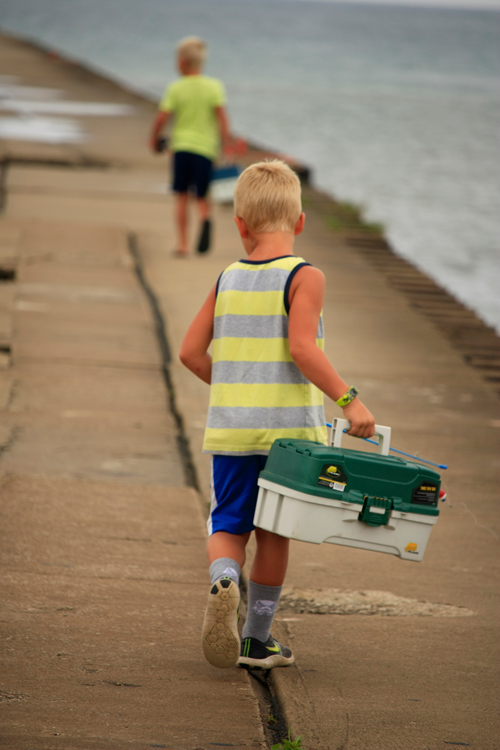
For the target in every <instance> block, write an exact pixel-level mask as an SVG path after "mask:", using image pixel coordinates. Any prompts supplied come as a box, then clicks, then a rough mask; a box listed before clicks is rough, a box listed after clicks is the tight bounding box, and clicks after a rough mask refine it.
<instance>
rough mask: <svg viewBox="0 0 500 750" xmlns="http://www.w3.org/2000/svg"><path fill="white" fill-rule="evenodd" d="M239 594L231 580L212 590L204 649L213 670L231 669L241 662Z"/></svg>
mask: <svg viewBox="0 0 500 750" xmlns="http://www.w3.org/2000/svg"><path fill="white" fill-rule="evenodd" d="M239 607H240V590H239V588H238V586H237V584H236V583H235V582H234V581H232V580H231V579H230V578H221V579H220V581H216V582H215V583H214V584H213V585H212V587H211V588H210V593H209V594H208V603H207V609H206V611H205V621H204V623H203V633H202V646H203V653H204V654H205V658H206V660H207V661H209V662H210V664H212V665H213V666H214V667H220V668H221V669H224V668H226V667H232V666H234V665H235V664H236V662H237V661H238V653H239V650H240V634H239V633H238V612H239Z"/></svg>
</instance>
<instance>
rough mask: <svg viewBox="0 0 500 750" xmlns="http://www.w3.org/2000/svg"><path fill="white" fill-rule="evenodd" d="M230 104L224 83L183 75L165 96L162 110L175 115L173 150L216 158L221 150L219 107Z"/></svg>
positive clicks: (207, 78) (171, 144)
mask: <svg viewBox="0 0 500 750" xmlns="http://www.w3.org/2000/svg"><path fill="white" fill-rule="evenodd" d="M225 103H226V92H225V90H224V86H223V84H222V83H221V82H220V81H218V80H217V79H216V78H209V77H208V76H203V75H194V76H182V78H179V79H178V80H177V81H175V82H174V83H172V84H170V86H168V87H167V89H166V90H165V93H164V94H163V98H162V100H161V102H160V105H159V109H160V111H162V112H170V113H171V114H173V115H174V125H173V129H172V135H171V138H170V148H171V149H172V151H189V152H191V153H193V154H201V156H206V157H207V159H214V158H215V157H216V156H217V152H218V149H219V123H218V120H217V116H216V114H215V109H216V107H223V106H224V105H225Z"/></svg>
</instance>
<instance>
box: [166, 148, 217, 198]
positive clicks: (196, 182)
mask: <svg viewBox="0 0 500 750" xmlns="http://www.w3.org/2000/svg"><path fill="white" fill-rule="evenodd" d="M172 167H173V184H172V190H173V191H174V193H187V192H188V191H191V192H192V193H194V194H195V195H196V197H197V198H204V197H205V196H206V194H207V191H208V186H209V185H210V180H211V179H212V162H211V161H210V159H207V158H206V157H205V156H200V154H191V153H190V152H189V151H176V152H175V153H174V158H173V159H172Z"/></svg>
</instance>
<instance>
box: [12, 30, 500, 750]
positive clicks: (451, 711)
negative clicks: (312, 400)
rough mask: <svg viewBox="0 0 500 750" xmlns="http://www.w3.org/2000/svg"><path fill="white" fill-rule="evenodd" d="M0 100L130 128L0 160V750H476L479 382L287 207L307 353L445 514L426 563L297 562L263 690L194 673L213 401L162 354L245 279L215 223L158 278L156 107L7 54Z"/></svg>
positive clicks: (490, 595)
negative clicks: (215, 298) (320, 295)
mask: <svg viewBox="0 0 500 750" xmlns="http://www.w3.org/2000/svg"><path fill="white" fill-rule="evenodd" d="M0 75H2V76H17V77H18V80H17V81H16V82H12V85H19V86H30V87H37V86H39V87H44V88H51V89H58V90H60V91H61V92H63V100H72V101H80V102H100V103H110V104H119V105H126V106H127V107H128V108H129V109H128V110H123V111H124V113H125V112H126V113H125V114H123V115H121V116H114V117H97V116H86V117H80V118H77V122H78V127H79V128H80V130H81V132H82V133H84V134H85V135H86V140H85V141H82V142H80V143H67V144H50V143H45V144H43V143H39V142H35V141H28V140H26V141H23V140H7V141H3V142H2V143H1V145H0V160H3V161H2V164H3V183H2V186H1V192H2V203H3V213H2V216H1V217H0V493H1V501H0V513H1V520H2V523H1V529H0V534H1V536H2V542H1V551H0V565H1V569H2V570H1V583H0V591H1V596H0V599H1V609H2V613H1V617H0V619H1V629H2V632H3V634H4V635H3V638H2V653H1V661H2V669H1V674H0V724H1V727H2V729H1V740H0V744H1V746H2V747H5V748H15V749H17V748H24V749H25V750H52V748H54V749H59V748H61V750H63V749H64V750H72V749H73V748H74V749H75V750H87V748H89V749H95V750H100V749H101V748H102V749H105V748H109V749H110V750H113V749H115V750H122V748H125V747H132V748H138V749H139V748H150V747H157V748H167V750H201V749H203V750H210V748H213V747H234V748H250V747H253V748H268V747H270V745H271V743H272V741H273V738H274V741H276V732H275V733H274V735H273V729H276V725H277V724H278V726H279V727H281V728H282V727H285V728H288V727H291V731H292V736H293V737H296V736H297V735H303V740H302V747H303V748H305V750H341V749H342V750H393V749H394V750H402V749H403V748H404V749H405V750H426V749H427V750H438V749H443V750H445V749H446V748H447V747H453V746H467V747H470V748H476V749H477V750H497V748H498V746H499V743H498V737H499V736H500V726H499V723H498V705H497V696H498V694H499V684H498V682H499V681H498V642H499V638H498V636H499V632H498V630H499V629H498V567H499V565H498V563H499V554H498V551H499V539H500V528H499V526H500V524H499V516H500V513H499V508H498V501H497V496H498V471H499V466H500V462H499V458H498V456H499V443H500V441H499V437H500V408H499V405H500V402H499V399H498V394H497V393H496V391H495V387H494V382H493V381H490V382H488V381H487V380H486V379H485V378H484V377H483V376H482V374H481V371H479V370H477V369H475V368H473V367H471V366H470V365H469V364H467V363H466V362H465V361H464V358H463V357H462V355H461V353H460V350H459V349H457V348H456V347H455V346H453V345H452V343H450V340H449V338H448V337H446V336H445V335H444V334H443V332H442V330H440V329H439V328H438V327H436V326H435V325H434V324H433V322H432V319H431V318H429V317H428V316H426V315H424V314H422V312H420V311H419V309H418V307H415V306H413V305H412V304H410V302H409V300H408V297H407V296H406V295H405V294H404V292H403V291H401V290H400V289H398V288H395V286H394V284H392V283H390V280H389V279H388V278H387V275H386V274H385V273H384V271H383V270H382V271H381V270H378V269H377V266H376V264H373V263H372V262H371V261H370V260H369V259H367V257H366V254H365V253H362V252H358V250H357V249H356V246H355V243H354V244H353V239H354V240H356V238H358V240H359V238H360V236H363V235H362V234H361V235H360V230H359V228H358V229H352V230H350V229H345V230H343V231H341V232H337V233H333V232H332V231H331V230H330V229H328V227H327V226H326V224H325V220H324V216H323V214H322V211H321V210H319V209H320V208H321V207H320V205H319V199H318V198H317V196H315V194H314V191H310V190H308V191H307V195H306V197H307V205H306V212H307V225H306V230H305V232H304V234H303V235H302V236H301V237H300V238H299V240H298V243H297V250H296V252H297V255H302V256H304V257H306V258H307V260H309V261H310V262H312V263H314V264H315V265H318V266H319V267H320V268H322V270H323V271H324V272H325V274H326V277H327V287H328V290H327V298H326V301H325V310H324V317H325V327H326V334H327V352H328V354H329V356H330V358H331V360H332V361H333V363H334V364H335V366H336V367H337V368H338V369H339V371H340V372H341V373H342V374H343V375H344V377H345V378H346V379H348V380H349V382H353V383H356V385H357V386H358V387H359V388H360V391H361V393H362V397H363V400H364V401H365V403H366V404H367V405H368V406H369V407H370V409H371V410H372V411H373V413H374V414H375V416H376V419H377V422H379V423H382V424H389V425H391V427H392V428H393V440H394V445H395V446H396V447H398V448H401V449H402V450H406V451H408V452H410V453H419V454H420V455H422V456H424V457H426V458H429V459H430V460H436V461H438V462H443V463H445V464H448V465H449V467H450V468H449V470H448V471H447V472H444V473H443V479H444V486H445V488H446V489H447V491H448V499H447V501H446V503H444V504H442V506H441V516H440V519H439V521H438V524H437V525H436V527H435V528H434V530H433V531H432V534H431V538H430V542H429V545H428V548H427V552H426V556H425V558H424V560H423V562H422V563H418V564H417V563H409V562H403V561H401V560H399V559H397V558H395V557H392V556H389V555H380V554H377V553H371V552H364V551H361V550H349V549H347V548H341V547H335V546H333V545H322V546H319V547H316V546H313V545H308V544H302V543H298V542H297V543H293V544H292V554H291V563H290V568H289V574H288V577H287V592H286V596H285V598H284V601H283V604H282V606H281V607H280V610H279V612H278V615H277V622H276V629H275V631H274V635H275V636H277V637H278V638H279V639H280V640H283V641H284V642H285V643H287V645H290V646H291V648H292V649H293V651H294V653H295V656H296V665H294V666H293V667H291V668H288V669H281V670H279V669H276V670H273V671H272V672H271V673H270V675H268V679H267V682H266V684H265V685H264V686H262V685H260V684H258V683H257V682H256V681H255V680H254V679H253V678H251V677H250V676H249V675H248V674H247V673H246V672H245V671H243V670H238V669H236V668H235V669H232V670H224V671H222V670H221V671H219V670H216V669H214V668H213V667H211V666H210V665H209V664H207V663H206V662H205V661H204V660H203V656H202V653H201V647H200V645H199V638H200V629H201V623H202V619H203V610H204V605H205V600H206V594H207V586H208V574H207V566H206V560H205V551H204V540H205V531H204V515H205V510H206V502H207V499H208V462H207V460H206V457H204V456H202V455H201V453H200V446H201V439H202V434H203V428H204V420H205V415H206V407H207V401H208V388H207V387H206V386H204V384H203V383H201V382H199V381H197V380H196V379H195V378H194V377H193V376H191V375H190V373H188V372H187V371H185V370H184V369H183V368H182V366H181V365H180V364H179V362H178V359H177V352H178V349H179V345H180V341H181V340H182V336H183V334H184V332H185V330H186V328H187V325H188V324H189V322H190V320H191V319H192V317H193V315H194V313H195V312H196V310H197V309H198V307H199V305H200V304H201V302H202V301H203V299H204V298H205V296H206V294H207V293H208V291H209V289H210V287H211V285H212V284H213V283H214V282H215V280H216V279H217V276H218V274H219V273H220V271H221V270H222V269H223V268H224V267H225V266H226V265H227V264H228V263H230V262H231V261H232V260H234V259H235V258H238V257H240V256H241V255H242V249H241V247H240V245H239V240H238V236H237V233H236V230H235V229H234V226H233V223H232V212H231V209H230V208H228V207H224V206H217V207H216V209H215V243H214V249H213V251H212V252H211V253H210V254H208V255H207V256H206V257H205V256H200V257H196V256H194V255H192V256H191V257H190V258H187V259H179V258H175V257H173V256H172V250H173V248H174V243H175V238H174V234H173V227H172V221H171V216H172V206H171V201H170V197H169V196H168V193H167V192H166V183H167V179H168V177H167V160H166V159H165V158H164V157H154V156H152V155H150V154H149V153H148V152H147V149H146V138H147V133H148V129H149V125H150V122H151V119H152V117H153V114H154V107H153V105H151V104H150V103H148V102H147V101H145V100H144V99H142V98H141V97H139V96H137V95H135V94H133V93H130V92H126V91H124V90H123V89H121V88H119V87H118V86H116V85H114V84H113V83H111V82H108V81H106V80H105V79H103V78H100V77H98V76H95V75H94V74H92V73H90V72H88V71H85V70H83V69H82V68H80V67H78V66H76V65H72V64H69V63H68V62H65V61H63V60H60V59H58V58H56V57H55V56H53V55H47V54H46V53H45V52H43V51H41V50H37V49H35V48H33V47H31V46H29V45H25V44H24V43H21V42H17V41H15V40H11V39H9V38H6V37H0ZM0 116H1V117H4V116H5V117H7V116H11V117H13V116H14V115H12V114H10V115H9V114H8V113H7V112H3V113H1V115H0ZM72 119H73V120H74V119H75V118H74V117H73V118H72ZM316 202H317V205H316ZM317 209H318V210H317ZM138 270H139V271H141V273H142V275H141V273H139V274H138ZM152 303H153V305H155V304H156V305H157V308H156V317H155V308H154V306H153V307H152ZM472 317H474V316H472ZM162 326H163V328H162ZM471 330H473V331H477V330H478V329H477V325H475V326H473V327H472V329H471ZM163 333H164V334H165V335H166V345H167V346H165V341H163V345H162V339H161V336H162V335H163ZM473 335H474V334H473ZM490 335H491V332H489V333H488V336H490ZM478 338H480V336H479V334H478ZM338 411H339V410H338V409H337V407H335V405H333V404H328V405H327V415H328V417H329V418H331V417H333V416H336V415H338ZM186 439H187V441H188V446H187V449H186ZM346 445H350V446H352V447H355V448H358V447H359V446H358V443H357V442H355V441H352V440H351V441H350V443H346ZM193 465H194V473H193ZM193 476H195V477H196V478H195V479H193ZM367 602H368V603H367ZM318 610H319V611H322V612H325V614H317V613H316V612H318ZM274 718H278V719H279V720H280V722H281V724H279V723H277V722H275V721H274ZM282 736H283V735H282Z"/></svg>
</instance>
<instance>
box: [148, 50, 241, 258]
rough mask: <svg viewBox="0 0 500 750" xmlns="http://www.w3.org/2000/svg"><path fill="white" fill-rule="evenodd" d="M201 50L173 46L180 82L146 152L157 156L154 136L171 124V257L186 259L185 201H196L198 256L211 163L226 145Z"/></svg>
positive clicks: (205, 236)
mask: <svg viewBox="0 0 500 750" xmlns="http://www.w3.org/2000/svg"><path fill="white" fill-rule="evenodd" d="M206 54H207V45H206V44H205V42H204V41H203V40H202V39H198V38H197V37H188V38H186V39H183V40H181V41H180V42H179V44H178V45H177V67H178V70H179V72H180V73H181V78H179V79H178V80H177V81H175V82H174V83H172V84H171V85H170V86H168V87H167V89H166V91H165V93H164V95H163V98H162V100H161V102H160V104H159V107H158V109H159V112H158V114H157V116H156V119H155V121H154V123H153V127H152V130H151V137H150V147H151V149H152V150H153V151H155V152H158V151H160V150H161V145H160V142H161V141H160V133H161V131H162V128H163V127H164V126H166V125H167V123H168V122H169V121H170V120H171V119H173V125H172V130H171V136H170V139H169V148H170V149H171V151H172V153H173V157H172V164H173V190H174V192H175V193H176V206H175V218H176V226H177V235H178V245H177V248H176V254H177V255H180V256H185V255H187V253H188V238H187V221H188V197H189V193H190V192H192V193H194V195H195V196H196V202H197V205H198V214H199V218H200V233H199V239H198V247H197V249H198V252H200V253H204V252H206V251H207V250H208V249H209V246H210V203H209V201H208V198H207V192H208V187H209V185H210V179H211V176H212V163H213V161H214V159H215V158H216V156H217V154H218V152H219V148H220V142H221V140H222V144H223V146H224V147H226V146H227V145H228V144H229V139H230V136H229V123H228V118H227V114H226V110H225V108H224V106H225V104H226V94H225V90H224V86H223V84H222V83H221V82H220V81H218V80H217V79H216V78H209V77H208V76H204V75H202V72H201V71H202V69H203V64H204V62H205V58H206Z"/></svg>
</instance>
